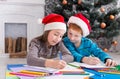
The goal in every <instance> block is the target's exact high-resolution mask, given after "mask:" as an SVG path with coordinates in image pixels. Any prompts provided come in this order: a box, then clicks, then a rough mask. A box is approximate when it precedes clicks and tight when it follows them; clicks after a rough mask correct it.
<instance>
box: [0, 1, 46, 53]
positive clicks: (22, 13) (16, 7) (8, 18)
mask: <svg viewBox="0 0 120 79" xmlns="http://www.w3.org/2000/svg"><path fill="white" fill-rule="evenodd" d="M0 3H1V4H0V54H5V23H26V24H27V46H28V44H29V42H30V41H31V39H32V38H34V37H36V36H39V35H41V34H42V32H43V27H42V25H40V24H38V22H37V21H38V19H39V18H42V17H43V16H44V4H45V3H44V0H35V1H33V0H29V1H27V0H8V1H7V0H6V1H4V2H2V1H0ZM13 31H14V30H13Z"/></svg>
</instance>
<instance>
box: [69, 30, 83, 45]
mask: <svg viewBox="0 0 120 79" xmlns="http://www.w3.org/2000/svg"><path fill="white" fill-rule="evenodd" d="M68 38H69V39H70V41H71V42H72V43H74V44H76V43H79V42H80V41H81V38H82V35H81V33H80V32H77V31H75V30H73V29H68Z"/></svg>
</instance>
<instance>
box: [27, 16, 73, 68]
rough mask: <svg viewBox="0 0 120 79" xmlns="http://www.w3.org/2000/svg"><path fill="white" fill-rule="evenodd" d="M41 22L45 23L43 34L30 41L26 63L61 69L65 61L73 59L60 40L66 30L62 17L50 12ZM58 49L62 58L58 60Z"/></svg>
mask: <svg viewBox="0 0 120 79" xmlns="http://www.w3.org/2000/svg"><path fill="white" fill-rule="evenodd" d="M42 23H43V24H44V25H45V26H44V34H43V35H41V36H39V37H37V38H34V39H33V40H32V41H31V42H30V45H29V52H28V54H27V64H28V65H32V66H40V67H51V68H57V69H62V68H64V67H65V66H66V63H69V62H72V61H73V56H72V55H71V54H70V52H69V50H67V48H66V47H65V46H64V44H63V42H62V41H61V39H62V37H63V35H64V34H65V32H66V24H65V23H64V18H63V17H62V16H61V15H58V14H50V15H48V16H46V17H44V18H43V20H42ZM59 51H60V52H61V53H62V60H59V57H58V52H59Z"/></svg>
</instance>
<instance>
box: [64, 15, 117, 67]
mask: <svg viewBox="0 0 120 79" xmlns="http://www.w3.org/2000/svg"><path fill="white" fill-rule="evenodd" d="M90 30H91V27H90V24H89V22H88V20H87V18H85V17H84V16H83V15H82V14H81V13H78V14H75V15H74V16H71V17H70V18H69V21H68V33H67V37H65V38H64V44H65V46H66V47H67V48H68V49H69V51H70V52H71V53H72V55H73V57H74V61H77V62H83V63H86V64H90V65H96V64H98V63H100V61H102V62H104V63H105V64H106V66H116V65H117V63H116V62H115V61H114V60H112V58H111V57H110V56H109V55H108V54H107V53H105V52H104V51H102V50H101V49H100V48H99V47H98V46H97V45H96V44H95V43H93V42H92V40H90V39H88V38H86V36H87V35H89V33H90ZM90 56H94V57H90Z"/></svg>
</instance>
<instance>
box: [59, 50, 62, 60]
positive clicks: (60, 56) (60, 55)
mask: <svg viewBox="0 0 120 79" xmlns="http://www.w3.org/2000/svg"><path fill="white" fill-rule="evenodd" d="M58 54H59V58H60V60H62V53H61V52H60V51H58Z"/></svg>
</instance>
